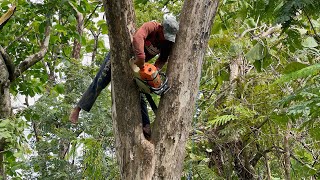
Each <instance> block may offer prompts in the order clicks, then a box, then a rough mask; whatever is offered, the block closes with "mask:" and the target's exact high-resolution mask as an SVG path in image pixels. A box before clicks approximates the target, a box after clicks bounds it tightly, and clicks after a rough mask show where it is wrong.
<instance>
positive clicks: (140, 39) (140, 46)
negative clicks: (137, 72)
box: [132, 21, 160, 68]
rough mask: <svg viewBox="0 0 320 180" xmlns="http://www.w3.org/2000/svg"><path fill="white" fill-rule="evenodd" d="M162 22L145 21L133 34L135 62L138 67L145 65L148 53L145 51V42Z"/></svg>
mask: <svg viewBox="0 0 320 180" xmlns="http://www.w3.org/2000/svg"><path fill="white" fill-rule="evenodd" d="M159 26H160V23H157V22H152V21H151V22H146V23H144V24H143V25H142V26H141V27H140V28H139V29H138V30H137V31H136V33H135V34H134V36H133V42H132V44H133V50H134V53H135V57H136V61H135V64H136V65H137V66H138V67H140V68H141V67H143V65H144V62H145V58H146V55H145V53H144V42H145V40H146V38H147V37H148V35H149V34H151V33H152V32H155V31H157V29H158V28H159Z"/></svg>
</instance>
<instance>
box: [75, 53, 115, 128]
mask: <svg viewBox="0 0 320 180" xmlns="http://www.w3.org/2000/svg"><path fill="white" fill-rule="evenodd" d="M110 81H111V62H110V53H108V54H107V56H106V57H105V60H104V62H103V63H102V65H101V66H100V69H99V72H98V73H97V75H96V77H95V78H94V79H93V81H92V83H91V84H90V86H89V87H88V89H87V90H86V92H85V93H84V94H83V95H82V97H81V99H80V101H79V102H78V104H77V107H75V108H74V109H73V111H72V112H71V114H70V117H69V119H70V121H71V122H73V123H76V122H77V121H78V118H79V113H80V111H81V109H84V110H85V111H88V112H89V111H90V109H91V108H92V106H93V104H94V102H95V101H96V99H97V97H98V96H99V94H100V92H101V91H102V90H103V89H104V88H105V87H106V86H107V85H108V84H109V83H110Z"/></svg>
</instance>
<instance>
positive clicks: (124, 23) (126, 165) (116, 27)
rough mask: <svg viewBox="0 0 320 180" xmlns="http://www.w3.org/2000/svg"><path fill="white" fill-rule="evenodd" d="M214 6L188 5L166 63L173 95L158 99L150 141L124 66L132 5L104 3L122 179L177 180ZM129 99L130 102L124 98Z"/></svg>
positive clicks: (200, 0) (210, 0)
mask: <svg viewBox="0 0 320 180" xmlns="http://www.w3.org/2000/svg"><path fill="white" fill-rule="evenodd" d="M218 3H219V1H218V0H186V1H185V2H184V6H183V9H182V12H181V14H180V30H179V32H178V35H177V40H176V43H175V45H174V47H173V50H172V52H171V55H170V58H169V60H168V68H167V75H168V77H169V86H170V87H171V89H170V90H169V91H168V92H167V93H166V94H165V95H164V96H162V97H161V100H160V104H159V109H158V111H157V114H156V118H155V122H154V126H153V129H152V136H151V141H150V142H149V141H147V140H146V139H145V138H144V136H143V133H142V127H141V113H140V105H139V92H138V90H137V88H136V85H135V84H134V82H133V80H132V77H133V76H132V74H131V69H130V67H129V63H128V60H129V59H130V58H131V56H132V47H131V41H132V36H133V33H134V31H135V12H134V8H133V4H132V1H128V0H104V7H105V13H106V17H107V24H108V27H109V38H110V47H111V48H110V51H111V66H112V87H111V88H112V99H113V100H112V101H113V105H112V118H113V129H114V134H115V138H116V150H117V159H118V163H119V165H120V173H121V177H122V179H179V178H180V177H181V173H182V169H183V161H184V158H185V144H186V140H187V138H188V134H189V129H190V127H191V121H192V117H193V112H194V105H195V101H196V96H197V93H198V87H199V79H200V73H201V67H202V61H203V58H204V55H205V51H206V47H207V43H208V39H209V36H210V28H211V26H212V24H213V19H214V17H215V14H216V11H217V7H218ZM128 95H129V96H128Z"/></svg>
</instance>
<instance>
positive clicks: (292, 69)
mask: <svg viewBox="0 0 320 180" xmlns="http://www.w3.org/2000/svg"><path fill="white" fill-rule="evenodd" d="M307 66H308V65H306V64H303V63H300V62H291V63H289V64H288V65H286V67H285V68H284V71H283V73H284V74H289V73H292V72H295V71H298V70H300V69H303V68H305V67H307Z"/></svg>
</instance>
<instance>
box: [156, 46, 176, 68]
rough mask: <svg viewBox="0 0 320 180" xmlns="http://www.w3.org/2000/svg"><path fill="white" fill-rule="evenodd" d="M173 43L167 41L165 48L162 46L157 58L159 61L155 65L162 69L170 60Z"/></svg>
mask: <svg viewBox="0 0 320 180" xmlns="http://www.w3.org/2000/svg"><path fill="white" fill-rule="evenodd" d="M172 45H173V44H172V43H171V42H169V41H168V42H166V44H165V45H164V47H163V48H161V52H160V56H159V58H158V59H157V61H156V62H155V63H154V66H155V67H156V68H157V69H158V70H160V69H162V67H163V66H164V65H165V64H166V62H167V61H168V58H169V55H170V52H171V49H172Z"/></svg>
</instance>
